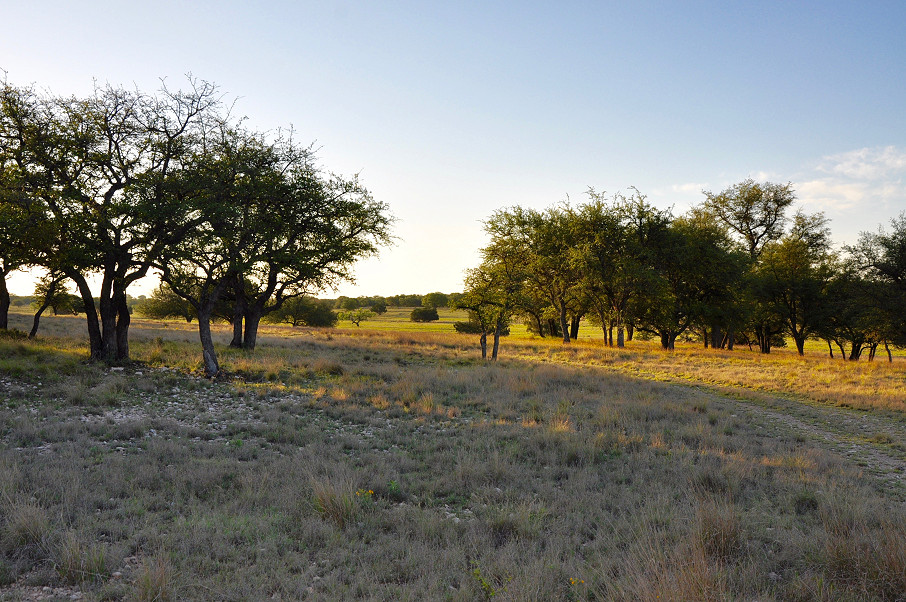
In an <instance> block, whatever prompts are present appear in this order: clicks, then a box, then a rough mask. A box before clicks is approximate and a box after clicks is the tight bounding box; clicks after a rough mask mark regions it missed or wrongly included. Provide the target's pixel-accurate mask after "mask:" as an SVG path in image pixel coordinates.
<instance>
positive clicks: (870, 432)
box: [666, 381, 906, 499]
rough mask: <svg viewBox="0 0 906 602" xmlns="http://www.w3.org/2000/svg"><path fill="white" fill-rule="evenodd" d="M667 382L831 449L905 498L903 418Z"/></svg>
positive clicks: (779, 396)
mask: <svg viewBox="0 0 906 602" xmlns="http://www.w3.org/2000/svg"><path fill="white" fill-rule="evenodd" d="M666 384H667V385H668V386H669V387H671V388H677V389H684V390H686V391H687V392H689V393H692V392H695V393H697V394H698V395H703V396H705V397H707V398H710V400H711V401H717V402H720V403H723V404H725V405H729V406H731V407H732V406H736V407H737V408H739V410H738V411H739V412H745V413H746V414H747V415H749V416H752V417H755V418H757V419H760V420H761V421H762V422H765V423H768V424H773V425H775V427H779V428H780V429H782V430H784V431H786V432H788V433H790V434H792V435H794V436H797V437H802V438H803V439H806V440H809V441H811V442H813V443H815V444H817V445H819V446H820V447H822V448H824V449H827V450H830V451H833V452H835V453H836V454H838V455H839V456H841V457H842V458H844V459H846V460H847V461H849V462H852V463H855V464H856V465H858V466H860V467H861V468H863V469H864V470H865V472H866V473H867V474H869V475H871V476H872V477H874V478H875V479H877V480H878V481H879V482H880V484H881V485H882V486H883V488H884V490H885V491H887V492H888V493H892V494H894V495H896V496H897V497H900V498H902V499H906V424H904V422H903V421H902V420H896V419H894V418H892V417H886V416H884V415H882V414H874V413H869V412H865V411H860V410H850V409H846V408H839V407H835V406H826V405H821V404H817V403H816V402H814V401H813V400H799V399H797V398H796V397H794V396H784V395H778V394H769V393H764V392H757V393H755V392H752V391H749V390H746V389H741V390H738V389H734V388H730V387H725V386H721V387H715V386H709V385H704V384H690V383H687V382H675V381H674V382H667V383H666Z"/></svg>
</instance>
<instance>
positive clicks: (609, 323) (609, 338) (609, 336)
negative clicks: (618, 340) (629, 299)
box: [607, 320, 613, 347]
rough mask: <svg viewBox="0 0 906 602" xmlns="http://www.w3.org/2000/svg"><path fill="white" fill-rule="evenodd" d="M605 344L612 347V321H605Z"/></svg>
mask: <svg viewBox="0 0 906 602" xmlns="http://www.w3.org/2000/svg"><path fill="white" fill-rule="evenodd" d="M607 345H608V346H609V347H613V321H611V320H608V321H607Z"/></svg>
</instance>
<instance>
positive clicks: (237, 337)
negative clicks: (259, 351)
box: [230, 277, 254, 347]
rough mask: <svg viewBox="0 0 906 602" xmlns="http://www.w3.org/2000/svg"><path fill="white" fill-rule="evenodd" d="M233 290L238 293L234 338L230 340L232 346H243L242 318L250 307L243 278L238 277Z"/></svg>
mask: <svg viewBox="0 0 906 602" xmlns="http://www.w3.org/2000/svg"><path fill="white" fill-rule="evenodd" d="M233 290H234V291H235V294H236V305H235V306H234V308H233V340H232V341H230V347H242V346H243V340H242V320H243V319H244V318H245V313H246V310H247V309H248V308H247V305H246V299H245V286H244V285H243V282H242V279H241V278H238V277H237V278H236V282H235V283H233ZM253 347H254V345H253Z"/></svg>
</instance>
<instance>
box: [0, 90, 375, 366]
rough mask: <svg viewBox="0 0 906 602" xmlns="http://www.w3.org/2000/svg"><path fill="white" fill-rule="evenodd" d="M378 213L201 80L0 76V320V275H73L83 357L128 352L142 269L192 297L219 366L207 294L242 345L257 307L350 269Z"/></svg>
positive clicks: (1, 280) (360, 189)
mask: <svg viewBox="0 0 906 602" xmlns="http://www.w3.org/2000/svg"><path fill="white" fill-rule="evenodd" d="M391 222H392V218H391V217H390V215H389V212H388V208H387V206H386V205H385V204H383V203H380V202H378V201H375V200H374V199H373V198H372V196H371V195H370V193H369V192H368V190H367V189H366V188H365V187H364V186H363V185H362V184H361V183H360V182H359V181H358V179H357V178H355V177H353V178H343V177H340V176H337V175H335V174H330V173H325V172H323V171H322V170H321V169H320V168H319V167H318V166H317V165H316V164H315V156H314V153H313V152H312V150H311V148H310V147H306V146H300V145H299V144H298V143H296V142H295V140H294V139H293V135H292V132H291V131H289V132H279V131H278V132H276V133H275V134H272V135H268V134H263V133H260V132H255V131H252V130H249V129H247V128H245V127H244V126H243V125H242V120H238V119H234V118H232V117H231V115H230V113H229V111H228V110H226V109H225V107H224V106H223V104H222V102H221V97H220V95H219V93H218V92H217V90H216V88H215V86H213V85H211V84H209V83H207V82H202V81H198V80H193V79H190V80H189V89H188V90H185V91H171V90H170V89H168V88H167V87H166V86H164V87H162V88H161V89H160V90H159V91H157V92H156V93H154V94H147V93H144V92H141V91H132V90H126V89H123V88H116V87H112V86H107V87H105V88H98V89H96V90H95V91H94V93H93V94H92V95H90V96H88V97H84V98H77V97H59V96H52V95H49V94H44V93H40V92H39V91H37V90H36V89H35V88H33V87H16V86H13V85H11V84H9V83H7V82H5V81H4V82H2V89H0V328H5V327H6V325H7V309H8V306H9V294H8V292H7V290H6V284H5V277H6V275H7V274H8V273H9V272H11V271H13V270H16V269H20V268H25V267H34V266H38V267H41V268H44V269H45V270H46V271H47V273H48V274H50V275H51V277H53V278H62V279H65V280H66V281H68V282H71V283H73V284H74V285H75V287H76V289H77V291H78V293H79V295H80V297H81V298H82V300H83V302H84V308H85V311H86V316H87V325H88V334H89V340H90V347H91V355H92V357H93V358H97V359H104V360H108V361H122V360H127V359H128V358H129V338H128V333H129V322H130V317H129V308H128V305H127V290H128V288H129V286H130V285H131V284H132V283H134V282H135V281H136V280H139V279H140V278H142V277H144V276H146V275H147V274H148V273H149V272H150V271H151V270H154V271H156V272H157V273H159V274H160V277H161V279H162V281H163V282H164V283H165V284H166V285H167V287H168V289H169V290H170V291H171V292H172V293H174V294H175V295H177V296H179V297H180V298H181V299H183V300H185V301H186V302H187V303H188V304H190V305H191V306H192V308H193V309H194V312H195V315H196V316H197V317H198V324H199V337H200V339H201V343H202V349H203V357H204V369H205V373H206V374H208V375H216V374H217V373H218V372H219V370H220V368H219V364H218V362H217V358H216V354H215V352H214V346H213V341H212V338H211V330H210V322H211V318H212V316H213V312H214V310H215V308H216V307H217V305H218V304H219V303H222V302H223V300H224V299H226V300H227V302H228V303H229V304H230V306H231V307H232V308H233V318H232V322H233V324H234V337H233V344H234V345H241V346H244V347H248V348H254V346H255V344H256V337H257V331H258V325H259V323H260V321H261V319H262V318H263V317H264V316H266V315H268V314H270V313H272V312H276V311H278V310H279V309H280V308H282V307H283V306H284V304H285V303H287V302H288V301H289V300H290V299H294V298H297V297H300V296H302V295H304V294H306V293H312V292H316V291H319V290H322V289H324V288H326V287H331V286H334V285H336V284H337V283H339V282H341V281H344V280H349V279H351V276H352V274H351V268H352V265H353V263H354V262H355V261H356V260H358V259H360V258H362V257H365V256H368V255H372V254H374V253H376V251H377V249H378V248H379V247H380V246H381V245H384V244H387V243H388V242H389V241H390V234H389V228H390V225H391ZM92 278H96V279H97V280H99V281H100V289H99V291H98V293H99V294H97V295H94V294H93V293H92V290H91V288H90V286H89V281H90V280H91V279H92ZM95 297H96V298H97V299H98V302H97V307H95V303H94V298H95Z"/></svg>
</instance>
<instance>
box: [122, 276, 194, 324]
mask: <svg viewBox="0 0 906 602" xmlns="http://www.w3.org/2000/svg"><path fill="white" fill-rule="evenodd" d="M135 312H136V313H137V314H139V315H140V316H142V317H145V318H151V319H152V320H166V319H168V318H182V319H183V320H185V321H186V322H191V321H192V320H194V319H195V317H196V314H195V308H194V307H193V306H192V304H191V303H189V302H188V301H186V300H185V299H183V298H182V297H180V296H179V295H177V294H176V293H174V292H173V290H172V289H171V288H170V287H169V286H167V285H166V284H161V285H160V286H158V287H157V288H156V289H154V292H152V293H151V296H150V297H148V298H147V299H145V300H144V301H142V302H140V303H139V304H138V305H136V306H135Z"/></svg>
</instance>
